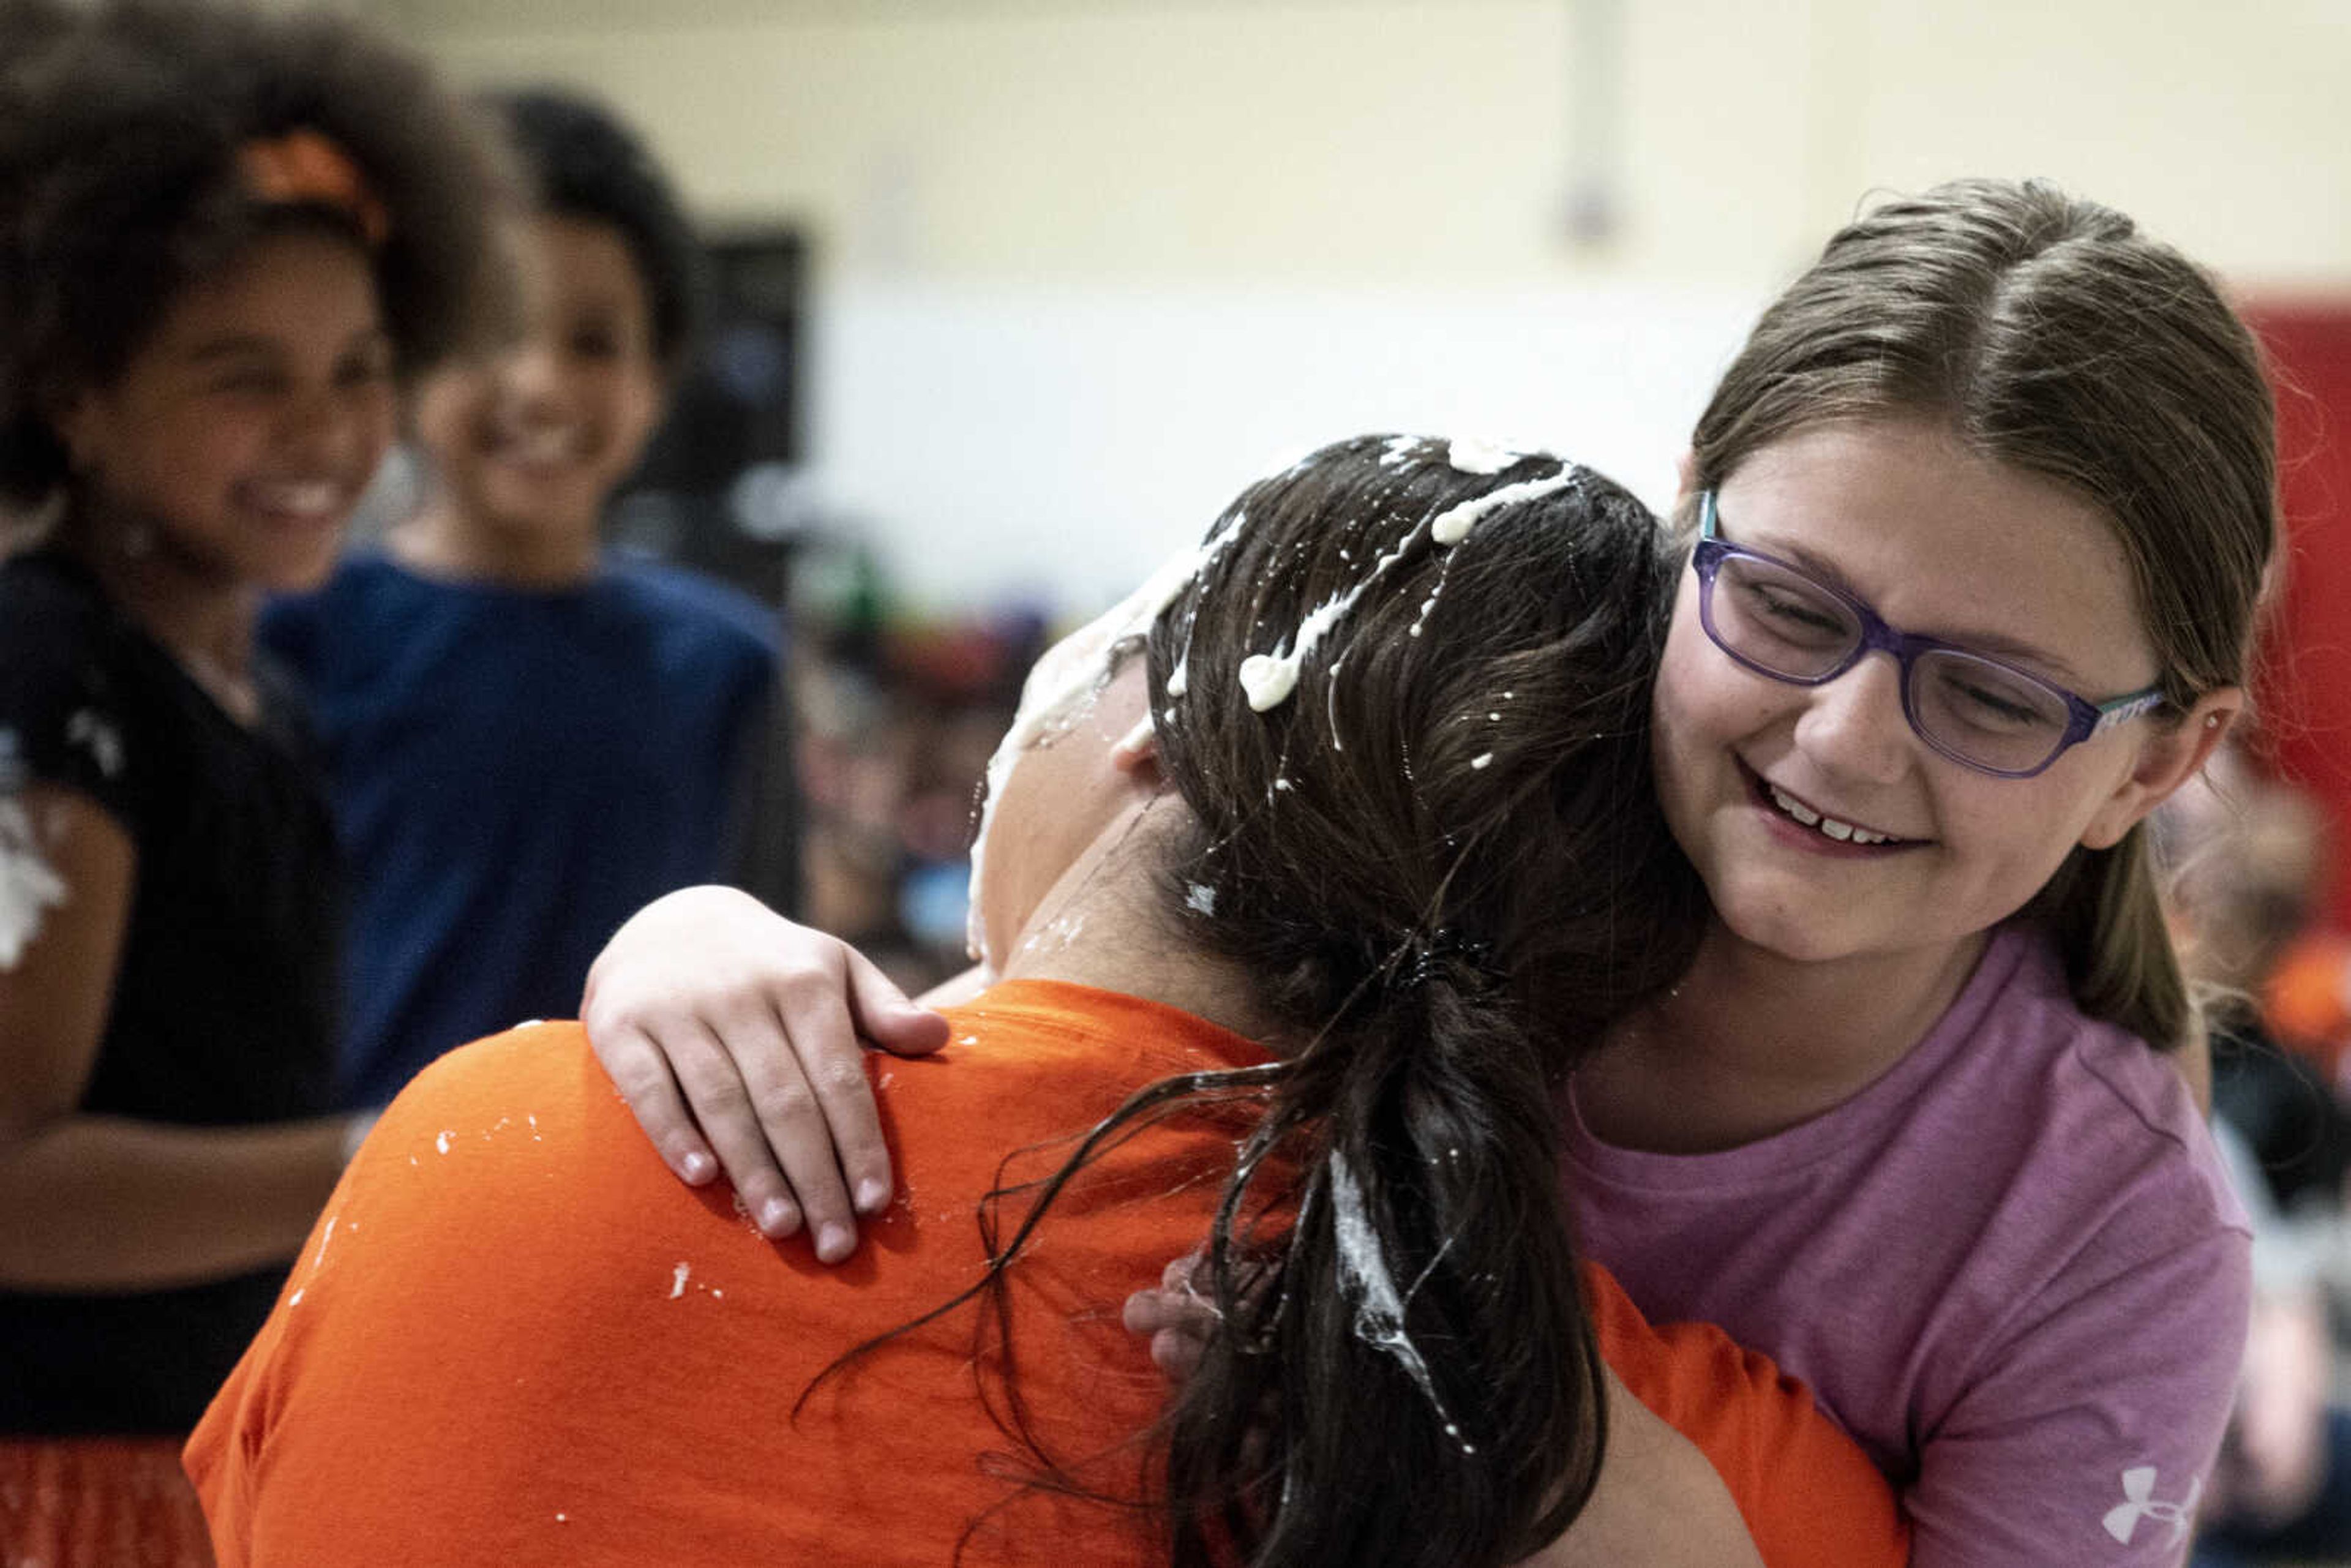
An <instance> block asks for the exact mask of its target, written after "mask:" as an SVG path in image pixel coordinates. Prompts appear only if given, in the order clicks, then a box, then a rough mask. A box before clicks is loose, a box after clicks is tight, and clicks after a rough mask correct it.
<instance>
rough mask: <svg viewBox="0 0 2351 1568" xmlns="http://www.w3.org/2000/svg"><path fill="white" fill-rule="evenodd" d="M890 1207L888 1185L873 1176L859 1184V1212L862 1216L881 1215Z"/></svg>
mask: <svg viewBox="0 0 2351 1568" xmlns="http://www.w3.org/2000/svg"><path fill="white" fill-rule="evenodd" d="M887 1207H890V1186H889V1184H888V1183H886V1182H880V1181H876V1180H874V1179H873V1178H872V1176H868V1177H866V1178H865V1179H864V1180H863V1181H862V1182H859V1183H858V1184H857V1211H858V1212H859V1213H860V1214H879V1213H881V1212H882V1211H883V1209H885V1208H887Z"/></svg>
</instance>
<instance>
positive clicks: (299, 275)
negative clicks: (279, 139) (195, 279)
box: [57, 228, 396, 591]
mask: <svg viewBox="0 0 2351 1568" xmlns="http://www.w3.org/2000/svg"><path fill="white" fill-rule="evenodd" d="M395 415H396V395H395V392H394V387H393V375H392V341H391V340H390V338H389V337H388V336H387V335H386V334H385V331H384V328H383V321H382V318H381V312H380V310H379V308H378V305H377V298H376V285H375V278H374V276H373V274H372V272H371V269H370V267H369V260H368V256H367V254H366V253H365V252H364V251H363V250H361V249H360V247H359V246H357V245H356V244H354V243H352V242H350V241H349V240H346V239H343V238H341V237H340V236H338V235H333V234H330V233H328V232H326V231H325V230H323V229H310V228H301V229H289V230H286V231H283V232H280V233H277V234H272V235H265V236H264V237H262V238H260V239H257V240H256V241H255V242H253V244H251V245H250V246H246V248H245V250H244V251H243V252H242V253H240V254H239V255H238V256H237V257H236V258H235V260H233V261H232V262H230V263H229V264H228V265H227V266H226V267H223V268H222V269H221V270H220V271H219V272H218V273H216V274H214V276H212V277H208V278H205V279H204V280H203V281H201V282H199V283H197V284H195V285H193V286H192V287H189V288H188V289H187V290H186V291H185V292H184V293H183V294H182V296H181V297H180V298H178V299H177V300H175V301H173V303H172V308H171V309H170V310H169V311H168V312H167V313H166V314H165V316H164V318H163V319H162V324H161V325H160V326H158V327H157V329H156V330H155V332H154V334H153V335H152V337H150V338H149V339H148V340H147V341H146V342H145V343H143V344H142V345H141V347H140V348H139V350H138V351H137V352H136V353H134V354H133V355H132V356H131V361H130V363H129V364H127V365H125V366H124V367H123V370H122V372H121V373H120V375H118V376H116V377H115V378H114V379H113V381H112V382H110V383H108V384H107V385H105V386H102V387H98V388H93V389H88V390H85V391H83V392H79V393H78V394H76V395H74V396H73V397H71V398H70V399H69V400H68V404H67V406H66V408H65V411H64V413H63V414H62V416H61V417H60V418H59V419H58V421H57V432H58V434H59V435H60V436H61V437H62V438H63V440H64V442H65V444H66V448H67V450H68V452H69V453H70V454H71V455H72V457H73V462H74V467H75V470H76V472H77V473H78V475H79V476H81V479H82V481H83V483H84V484H85V485H86V486H87V487H88V490H89V495H90V498H91V500H92V501H93V502H94V504H96V505H97V506H98V507H101V508H104V509H106V510H107V511H109V512H110V513H112V514H114V515H116V516H118V517H120V518H122V519H124V520H127V521H131V522H137V523H142V524H146V525H149V526H152V527H153V528H157V529H160V530H161V531H162V534H163V535H164V536H165V538H166V539H167V540H168V542H169V544H170V546H171V548H172V551H173V553H174V554H175V555H176V556H177V557H178V559H179V560H180V561H181V562H182V563H183V565H185V566H187V567H189V568H191V569H193V570H195V571H197V572H198V573H200V574H202V575H204V576H206V577H209V578H212V579H214V580H219V581H221V582H224V583H240V584H252V585H256V586H259V587H263V588H267V589H270V590H273V591H292V590H298V589H303V588H308V587H313V586H315V585H317V583H318V582H319V581H320V580H322V579H323V578H324V577H325V576H326V573H327V571H328V570H329V567H331V566H332V565H333V562H334V559H335V551H336V548H337V545H338V544H339V542H340V538H341V533H342V527H343V524H344V522H345V520H346V519H348V518H349V517H350V514H351V509H352V508H353V507H355V506H357V505H358V503H359V499H360V495H361V493H362V492H364V491H365V490H366V488H367V486H368V483H369V481H370V480H371V479H372V478H373V477H374V476H375V472H376V469H377V467H378V466H379V465H381V463H382V461H383V455H384V453H385V451H386V449H387V448H389V447H390V445H391V444H392V434H393V427H394V423H395Z"/></svg>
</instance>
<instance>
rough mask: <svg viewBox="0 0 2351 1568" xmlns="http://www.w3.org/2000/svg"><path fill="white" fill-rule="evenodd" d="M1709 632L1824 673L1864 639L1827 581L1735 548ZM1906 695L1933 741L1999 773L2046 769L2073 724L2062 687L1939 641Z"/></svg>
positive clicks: (1753, 654) (1721, 578)
mask: <svg viewBox="0 0 2351 1568" xmlns="http://www.w3.org/2000/svg"><path fill="white" fill-rule="evenodd" d="M1712 601H1713V602H1712V605H1711V607H1710V608H1711V613H1710V615H1709V617H1708V630H1710V631H1711V632H1713V633H1714V636H1715V640H1716V641H1717V642H1719V643H1721V644H1722V645H1723V647H1724V648H1725V649H1727V650H1729V652H1730V653H1735V654H1737V655H1738V656H1739V657H1740V659H1742V660H1744V661H1745V662H1747V663H1748V664H1752V665H1754V666H1755V667H1756V668H1757V669H1760V670H1761V671H1763V672H1764V673H1765V674H1775V675H1782V676H1785V677H1787V678H1789V679H1791V680H1797V681H1817V680H1821V679H1823V678H1825V677H1827V676H1829V675H1831V674H1836V673H1837V672H1838V671H1839V670H1840V669H1841V668H1842V667H1843V666H1844V665H1845V664H1847V663H1849V662H1850V661H1851V660H1852V658H1853V655H1854V653H1855V650H1856V649H1857V648H1859V647H1860V646H1861V643H1862V640H1863V628H1862V624H1861V621H1860V618H1859V617H1858V616H1856V615H1855V613H1854V611H1853V607H1852V606H1851V605H1849V604H1847V603H1845V602H1844V601H1843V600H1841V599H1839V598H1837V597H1836V596H1835V595H1834V594H1832V593H1829V592H1827V591H1824V590H1823V588H1822V587H1821V586H1820V585H1819V584H1818V583H1815V582H1813V581H1812V580H1809V579H1807V578H1803V577H1800V576H1798V575H1796V574H1795V573H1793V572H1791V571H1787V570H1782V569H1781V568H1779V567H1776V566H1773V565H1771V563H1770V562H1767V561H1760V560H1757V559H1754V558H1753V557H1751V556H1743V555H1726V556H1725V557H1723V559H1722V561H1721V564H1720V565H1719V567H1718V568H1717V570H1716V572H1715V582H1714V591H1713V595H1712ZM1903 695H1904V700H1905V703H1906V706H1907V708H1908V710H1909V716H1910V722H1911V723H1912V724H1914V725H1915V726H1917V729H1918V733H1919V734H1920V735H1922V736H1924V737H1926V738H1927V739H1928V741H1929V742H1931V743H1932V744H1933V745H1935V746H1937V747H1940V748H1941V749H1942V750H1944V751H1946V752H1949V754H1950V755H1952V756H1954V757H1957V758H1960V759H1961V760H1963V761H1967V762H1972V763H1974V764H1976V765H1977V766H1979V767H1981V768H1991V769H1993V770H1994V771H1997V772H2022V771H2026V770H2029V769H2032V768H2038V767H2040V766H2041V765H2042V764H2043V763H2044V762H2046V761H2048V760H2049V758H2052V757H2053V756H2054V755H2055V754H2056V752H2057V749H2058V747H2059V746H2060V745H2061V744H2062V743H2063V741H2064V737H2065V733H2066V730H2067V728H2068V727H2070V725H2071V722H2072V715H2071V714H2070V713H2069V712H2068V711H2067V709H2066V706H2065V703H2064V699H2063V698H2062V697H2060V696H2059V695H2057V694H2056V693H2055V692H2053V691H2051V690H2049V689H2048V688H2046V687H2044V686H2042V685H2038V684H2037V683H2035V682H2033V681H2031V680H2028V679H2026V678H2025V677H2024V676H2022V675H2021V674H2018V673H2017V672H2016V671H2013V670H2010V669H2007V668H2005V667H2004V666H2001V665H2000V664H1993V663H1991V661H1989V660H1985V659H1980V658H1977V657H1975V656H1974V655H1972V654H1969V653H1959V652H1958V651H1956V650H1953V649H1941V648H1937V649H1929V650H1927V651H1925V652H1922V653H1919V654H1917V657H1916V658H1914V659H1913V660H1912V661H1911V664H1910V667H1909V669H1908V671H1907V685H1906V687H1905V690H1904V693H1903Z"/></svg>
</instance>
